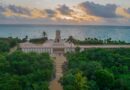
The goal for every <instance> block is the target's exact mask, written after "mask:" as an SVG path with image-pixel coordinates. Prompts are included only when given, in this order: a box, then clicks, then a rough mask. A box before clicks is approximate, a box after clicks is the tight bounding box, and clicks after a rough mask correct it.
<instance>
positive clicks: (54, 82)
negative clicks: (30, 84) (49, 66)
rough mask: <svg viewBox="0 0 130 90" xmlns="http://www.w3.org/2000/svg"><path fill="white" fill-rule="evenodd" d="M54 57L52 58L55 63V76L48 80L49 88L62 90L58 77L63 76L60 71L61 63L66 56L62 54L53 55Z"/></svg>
mask: <svg viewBox="0 0 130 90" xmlns="http://www.w3.org/2000/svg"><path fill="white" fill-rule="evenodd" d="M54 56H55V57H56V59H55V60H54V63H55V69H56V73H55V75H56V77H55V79H54V80H52V81H51V82H50V87H49V88H50V90H63V87H62V86H61V84H60V83H59V79H60V78H61V77H62V76H63V73H62V65H63V64H64V62H65V61H66V58H65V57H64V56H59V55H54Z"/></svg>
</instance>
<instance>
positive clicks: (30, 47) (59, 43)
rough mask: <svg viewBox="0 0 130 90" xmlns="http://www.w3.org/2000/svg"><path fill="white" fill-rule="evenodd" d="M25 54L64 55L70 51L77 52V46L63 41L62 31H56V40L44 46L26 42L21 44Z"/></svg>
mask: <svg viewBox="0 0 130 90" xmlns="http://www.w3.org/2000/svg"><path fill="white" fill-rule="evenodd" d="M20 48H21V49H22V51H23V52H38V53H43V52H47V53H50V54H63V53H66V52H70V51H75V45H74V44H72V43H68V42H66V41H65V40H62V39H61V36H60V31H56V38H55V40H48V41H46V42H45V43H43V44H33V43H30V42H25V43H21V44H20Z"/></svg>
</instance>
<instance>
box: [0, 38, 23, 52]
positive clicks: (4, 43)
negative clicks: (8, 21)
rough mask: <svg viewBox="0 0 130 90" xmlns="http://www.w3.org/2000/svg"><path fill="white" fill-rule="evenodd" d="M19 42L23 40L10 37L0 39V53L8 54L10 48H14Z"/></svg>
mask: <svg viewBox="0 0 130 90" xmlns="http://www.w3.org/2000/svg"><path fill="white" fill-rule="evenodd" d="M20 42H23V40H21V39H18V38H12V37H8V38H0V52H8V51H9V50H10V48H13V47H15V46H16V45H17V44H18V43H20Z"/></svg>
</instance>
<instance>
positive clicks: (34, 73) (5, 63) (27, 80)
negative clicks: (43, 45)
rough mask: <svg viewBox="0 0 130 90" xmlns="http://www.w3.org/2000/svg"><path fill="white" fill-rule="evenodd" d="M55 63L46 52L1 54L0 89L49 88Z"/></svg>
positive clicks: (44, 89)
mask: <svg viewBox="0 0 130 90" xmlns="http://www.w3.org/2000/svg"><path fill="white" fill-rule="evenodd" d="M52 74H53V64H52V60H51V59H50V56H49V55H48V54H46V53H43V54H37V53H23V52H21V51H16V52H14V53H12V54H6V53H1V54H0V90H49V89H48V85H49V81H50V80H51V78H52Z"/></svg>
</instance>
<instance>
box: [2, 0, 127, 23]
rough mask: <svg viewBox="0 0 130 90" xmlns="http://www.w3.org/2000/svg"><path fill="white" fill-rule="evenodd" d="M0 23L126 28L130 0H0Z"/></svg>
mask: <svg viewBox="0 0 130 90" xmlns="http://www.w3.org/2000/svg"><path fill="white" fill-rule="evenodd" d="M0 24H67V25H68V24H69V25H70V24H76V25H78V24H79V25H130V0H0Z"/></svg>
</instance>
